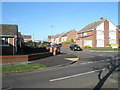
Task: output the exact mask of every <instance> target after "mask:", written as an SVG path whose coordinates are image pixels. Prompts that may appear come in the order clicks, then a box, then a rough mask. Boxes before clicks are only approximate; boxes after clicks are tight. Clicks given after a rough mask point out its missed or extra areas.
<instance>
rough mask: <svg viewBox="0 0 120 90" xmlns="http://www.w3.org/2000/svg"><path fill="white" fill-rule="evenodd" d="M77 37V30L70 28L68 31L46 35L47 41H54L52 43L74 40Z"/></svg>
mask: <svg viewBox="0 0 120 90" xmlns="http://www.w3.org/2000/svg"><path fill="white" fill-rule="evenodd" d="M76 37H77V31H76V30H71V31H68V32H63V33H61V34H56V35H52V36H48V41H50V42H52V43H54V44H59V43H63V42H65V41H68V40H71V39H73V40H74V41H75V40H76Z"/></svg>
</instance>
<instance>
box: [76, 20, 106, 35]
mask: <svg viewBox="0 0 120 90" xmlns="http://www.w3.org/2000/svg"><path fill="white" fill-rule="evenodd" d="M104 20H105V19H103V20H100V21H96V22H93V23H90V24H88V25H86V26H85V27H84V28H82V29H81V30H80V31H78V33H81V32H86V31H89V30H91V29H94V28H95V27H96V26H98V25H99V24H100V23H101V22H103V21H104Z"/></svg>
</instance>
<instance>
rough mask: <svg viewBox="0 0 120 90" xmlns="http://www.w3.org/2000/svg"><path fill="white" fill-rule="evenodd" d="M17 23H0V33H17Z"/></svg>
mask: <svg viewBox="0 0 120 90" xmlns="http://www.w3.org/2000/svg"><path fill="white" fill-rule="evenodd" d="M17 34H18V25H10V24H0V35H17Z"/></svg>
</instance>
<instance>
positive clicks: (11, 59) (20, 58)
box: [0, 55, 28, 63]
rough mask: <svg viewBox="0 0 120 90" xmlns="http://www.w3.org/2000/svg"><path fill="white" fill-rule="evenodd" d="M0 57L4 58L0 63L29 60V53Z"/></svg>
mask: <svg viewBox="0 0 120 90" xmlns="http://www.w3.org/2000/svg"><path fill="white" fill-rule="evenodd" d="M0 58H2V60H1V62H0V63H17V62H28V55H9V56H0Z"/></svg>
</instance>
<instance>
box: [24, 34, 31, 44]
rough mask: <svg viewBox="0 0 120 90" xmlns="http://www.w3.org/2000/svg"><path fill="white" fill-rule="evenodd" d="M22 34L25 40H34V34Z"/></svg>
mask: <svg viewBox="0 0 120 90" xmlns="http://www.w3.org/2000/svg"><path fill="white" fill-rule="evenodd" d="M22 36H23V39H24V42H27V41H30V40H32V36H31V35H22Z"/></svg>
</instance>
